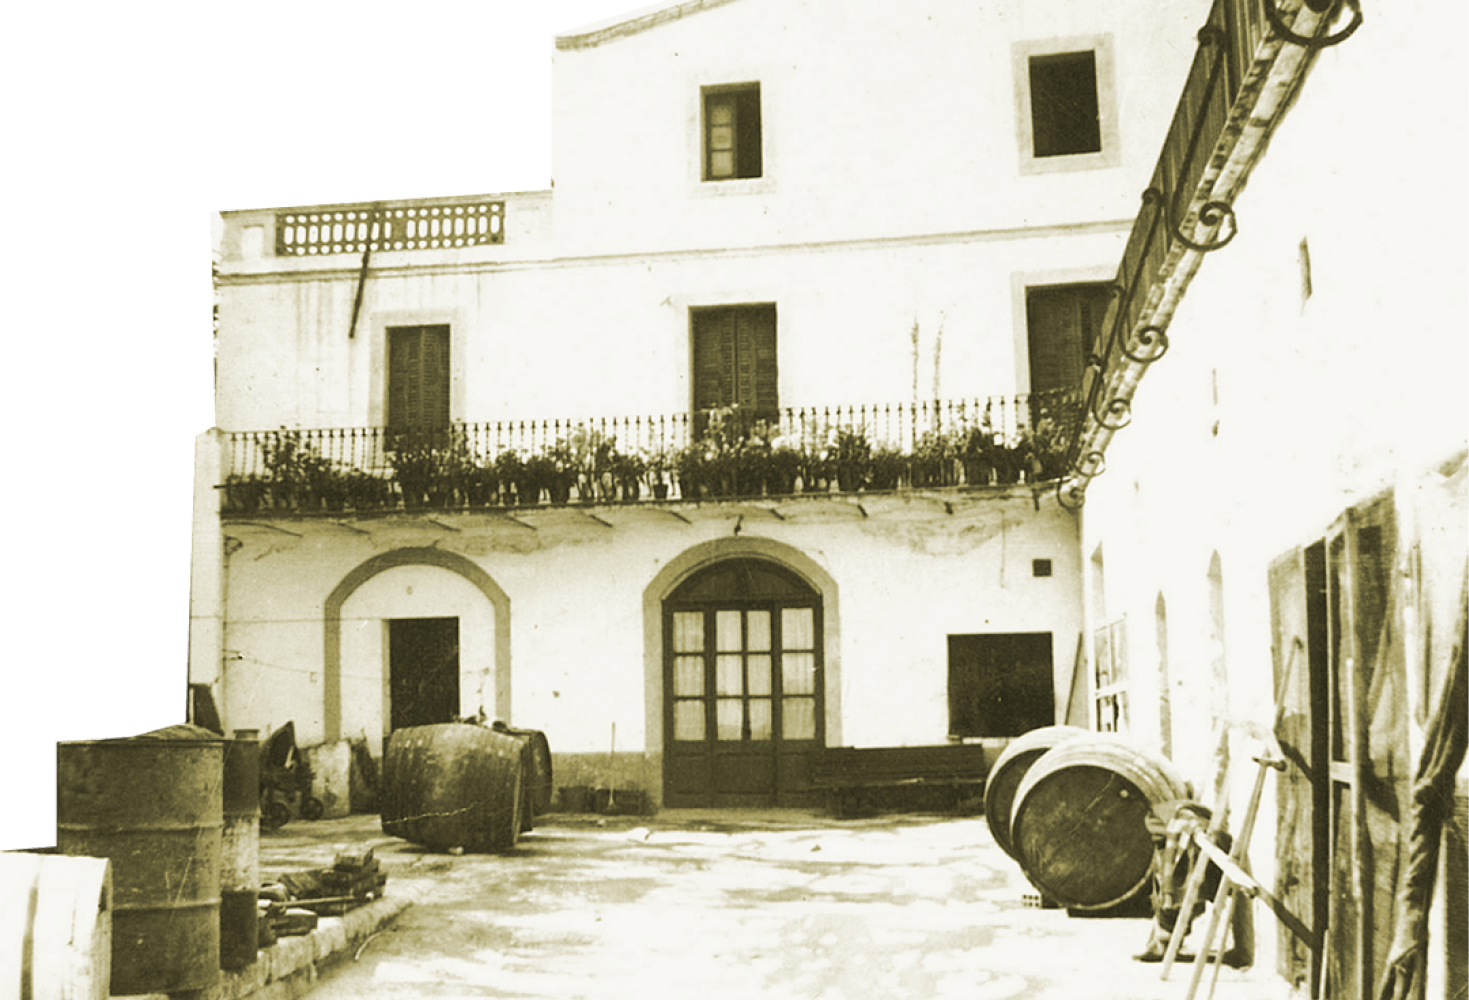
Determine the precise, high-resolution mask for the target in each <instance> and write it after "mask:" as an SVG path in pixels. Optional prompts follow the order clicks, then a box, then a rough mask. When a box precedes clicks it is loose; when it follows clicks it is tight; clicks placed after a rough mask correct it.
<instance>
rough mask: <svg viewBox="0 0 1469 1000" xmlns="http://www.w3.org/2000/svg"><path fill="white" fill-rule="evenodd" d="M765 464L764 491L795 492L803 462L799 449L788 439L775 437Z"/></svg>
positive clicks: (773, 492) (772, 492)
mask: <svg viewBox="0 0 1469 1000" xmlns="http://www.w3.org/2000/svg"><path fill="white" fill-rule="evenodd" d="M766 464H767V471H766V476H765V489H766V492H768V493H771V494H779V495H787V494H791V493H794V492H796V480H797V479H798V478H799V477H800V475H801V466H802V464H803V462H802V456H801V452H800V449H798V448H797V447H795V446H794V445H793V444H791V443H790V442H789V441H785V440H783V439H780V438H777V439H776V440H775V441H774V442H772V443H771V447H770V452H769V454H768V455H767V456H766Z"/></svg>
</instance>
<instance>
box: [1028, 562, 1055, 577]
mask: <svg viewBox="0 0 1469 1000" xmlns="http://www.w3.org/2000/svg"><path fill="white" fill-rule="evenodd" d="M1030 575H1031V576H1050V575H1051V560H1049V559H1032V560H1031V561H1030Z"/></svg>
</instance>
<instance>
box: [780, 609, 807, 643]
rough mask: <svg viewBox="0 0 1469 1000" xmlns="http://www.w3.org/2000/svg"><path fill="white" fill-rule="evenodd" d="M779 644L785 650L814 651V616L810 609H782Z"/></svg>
mask: <svg viewBox="0 0 1469 1000" xmlns="http://www.w3.org/2000/svg"><path fill="white" fill-rule="evenodd" d="M780 642H781V645H782V646H783V647H785V648H786V649H815V648H816V625H815V616H814V615H813V614H812V612H811V609H810V608H782V609H781V612H780Z"/></svg>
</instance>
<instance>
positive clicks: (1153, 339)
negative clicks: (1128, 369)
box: [1122, 325, 1168, 365]
mask: <svg viewBox="0 0 1469 1000" xmlns="http://www.w3.org/2000/svg"><path fill="white" fill-rule="evenodd" d="M1136 340H1137V344H1138V346H1139V347H1141V348H1143V349H1144V352H1143V353H1138V352H1135V351H1131V350H1128V346H1127V344H1125V343H1124V344H1123V345H1122V353H1123V354H1124V355H1125V356H1126V357H1127V360H1129V361H1132V362H1135V363H1137V364H1140V365H1150V364H1152V363H1153V362H1154V361H1157V360H1158V359H1159V358H1161V357H1162V356H1163V355H1165V354H1167V353H1168V334H1167V332H1166V331H1165V330H1164V329H1163V328H1162V327H1161V326H1151V325H1150V326H1145V327H1143V328H1142V329H1141V330H1138V332H1137V335H1136Z"/></svg>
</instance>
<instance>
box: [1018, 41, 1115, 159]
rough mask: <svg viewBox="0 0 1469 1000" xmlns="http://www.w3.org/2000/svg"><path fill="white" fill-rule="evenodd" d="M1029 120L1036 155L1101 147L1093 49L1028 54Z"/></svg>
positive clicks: (1095, 62) (1080, 151)
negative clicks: (1043, 54) (1046, 54)
mask: <svg viewBox="0 0 1469 1000" xmlns="http://www.w3.org/2000/svg"><path fill="white" fill-rule="evenodd" d="M1030 124H1031V139H1032V142H1033V148H1034V155H1035V156H1036V157H1037V158H1041V157H1046V156H1075V155H1077V154H1080V153H1100V152H1101V151H1102V122H1101V115H1100V111H1099V106H1098V101H1097V55H1096V53H1095V52H1063V53H1059V54H1056V55H1048V56H1032V57H1031V59H1030Z"/></svg>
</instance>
